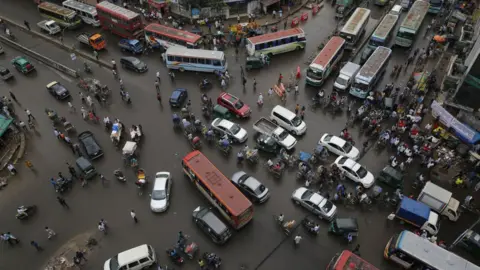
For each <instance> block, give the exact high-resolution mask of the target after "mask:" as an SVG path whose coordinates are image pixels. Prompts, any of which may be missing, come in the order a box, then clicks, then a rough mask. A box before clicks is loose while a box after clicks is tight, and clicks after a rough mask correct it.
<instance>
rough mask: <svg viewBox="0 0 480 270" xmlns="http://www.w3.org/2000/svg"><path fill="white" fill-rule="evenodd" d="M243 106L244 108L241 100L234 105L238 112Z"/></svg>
mask: <svg viewBox="0 0 480 270" xmlns="http://www.w3.org/2000/svg"><path fill="white" fill-rule="evenodd" d="M243 106H245V104H243V102H242V101H241V100H239V101H237V103H235V109H237V110H240V109H241V108H243Z"/></svg>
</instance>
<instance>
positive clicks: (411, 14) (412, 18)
mask: <svg viewBox="0 0 480 270" xmlns="http://www.w3.org/2000/svg"><path fill="white" fill-rule="evenodd" d="M429 6H430V4H429V3H428V2H426V1H422V0H417V1H415V3H413V5H412V7H411V8H410V10H409V11H408V14H407V16H406V17H405V19H404V20H403V22H402V24H401V25H400V28H399V29H398V32H397V36H396V37H395V44H396V45H398V46H401V47H406V48H408V47H411V46H412V44H413V40H414V39H415V36H416V35H417V34H418V31H419V30H420V26H421V25H422V22H423V20H424V19H425V15H427V12H428V7H429Z"/></svg>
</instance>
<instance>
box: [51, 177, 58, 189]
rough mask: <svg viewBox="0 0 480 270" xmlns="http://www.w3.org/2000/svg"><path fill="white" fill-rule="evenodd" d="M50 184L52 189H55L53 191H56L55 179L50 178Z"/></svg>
mask: <svg viewBox="0 0 480 270" xmlns="http://www.w3.org/2000/svg"><path fill="white" fill-rule="evenodd" d="M50 184H52V186H53V189H55V191H57V186H58V185H57V181H55V179H54V178H53V177H52V178H50Z"/></svg>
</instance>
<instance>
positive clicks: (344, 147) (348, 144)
mask: <svg viewBox="0 0 480 270" xmlns="http://www.w3.org/2000/svg"><path fill="white" fill-rule="evenodd" d="M352 148H353V146H352V144H351V143H349V142H345V144H344V145H343V150H345V153H350V151H351V150H352Z"/></svg>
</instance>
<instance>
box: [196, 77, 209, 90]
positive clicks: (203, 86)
mask: <svg viewBox="0 0 480 270" xmlns="http://www.w3.org/2000/svg"><path fill="white" fill-rule="evenodd" d="M198 87H199V88H200V90H208V89H210V88H212V83H211V82H210V81H209V80H206V79H205V80H202V81H201V82H200V83H199V84H198Z"/></svg>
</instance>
